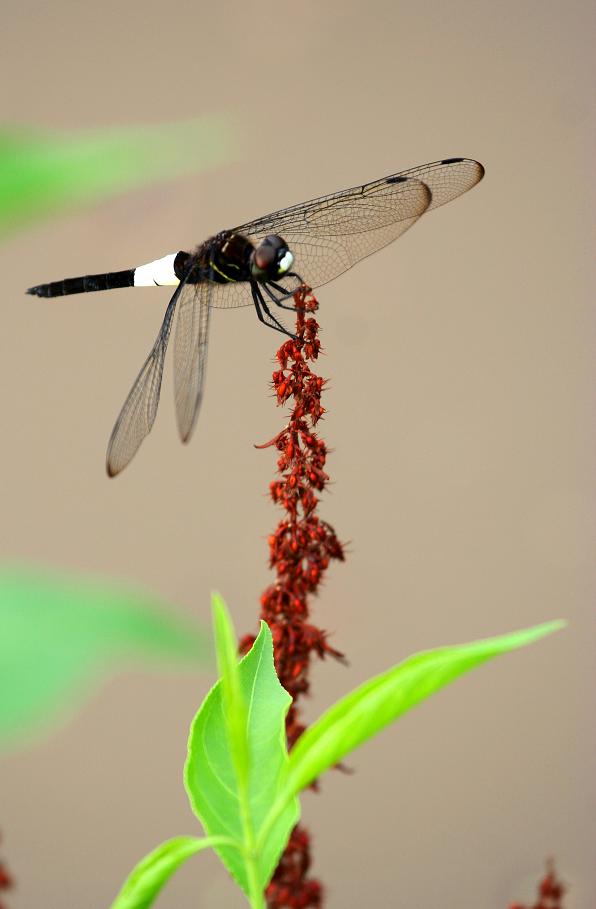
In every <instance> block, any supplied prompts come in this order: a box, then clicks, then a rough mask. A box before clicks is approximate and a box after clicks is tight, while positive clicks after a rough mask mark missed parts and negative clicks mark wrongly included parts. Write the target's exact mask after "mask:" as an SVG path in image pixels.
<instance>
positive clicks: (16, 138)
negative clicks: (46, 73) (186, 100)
mask: <svg viewBox="0 0 596 909" xmlns="http://www.w3.org/2000/svg"><path fill="white" fill-rule="evenodd" d="M237 146H238V141H237V139H235V138H234V130H233V129H232V124H231V121H230V119H229V118H226V117H224V116H222V115H217V114H210V115H209V116H204V117H202V118H201V119H200V120H191V121H187V122H181V123H171V124H158V125H154V126H140V127H126V128H119V129H117V128H109V129H101V130H85V131H83V130H71V131H68V132H65V131H63V132H58V131H49V130H48V131H44V132H42V131H38V130H33V129H27V128H24V127H16V126H15V127H6V126H4V127H2V128H0V236H2V235H3V234H5V233H7V232H9V231H11V230H14V229H16V228H18V227H21V226H24V225H25V224H27V223H29V222H31V221H34V220H39V219H40V218H43V217H46V216H48V215H50V214H55V213H59V212H61V211H63V210H66V209H68V208H72V207H73V206H74V205H80V204H81V203H85V202H91V201H94V200H97V199H102V198H106V197H107V196H110V195H114V194H116V193H118V192H122V191H123V190H128V189H133V188H134V187H137V186H139V185H142V184H143V183H149V182H150V181H153V180H156V179H172V178H174V177H179V176H183V175H185V174H190V173H197V172H199V171H201V170H204V169H207V168H210V167H214V166H218V165H221V164H224V163H227V162H229V161H230V160H233V158H234V150H235V149H236V148H237Z"/></svg>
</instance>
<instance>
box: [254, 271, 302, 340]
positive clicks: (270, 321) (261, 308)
mask: <svg viewBox="0 0 596 909" xmlns="http://www.w3.org/2000/svg"><path fill="white" fill-rule="evenodd" d="M250 292H251V294H252V299H253V303H254V304H255V309H256V311H257V316H258V317H259V321H261V322H262V323H263V325H267V327H268V328H274V329H275V331H281V333H282V334H284V335H287V336H288V337H289V338H294V339H295V338H296V335H293V334H292V333H291V332H289V331H288V330H287V328H284V327H283V325H282V324H281V322H278V321H277V319H276V318H275V316H274V315H272V313H271V311H270V309H269V307H268V306H267V304H266V303H265V300H264V298H263V294H262V293H261V290H260V287H259V286H258V285H257V284H256V283H255V282H251V285H250ZM265 316H267V317H268V318H265Z"/></svg>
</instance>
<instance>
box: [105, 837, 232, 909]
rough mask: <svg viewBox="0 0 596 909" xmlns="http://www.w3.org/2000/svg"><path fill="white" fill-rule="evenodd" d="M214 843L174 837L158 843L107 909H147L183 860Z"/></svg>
mask: <svg viewBox="0 0 596 909" xmlns="http://www.w3.org/2000/svg"><path fill="white" fill-rule="evenodd" d="M216 842H217V840H216V839H197V838H196V837H194V836H177V837H174V839H171V840H167V841H166V842H165V843H162V844H161V846H158V847H157V849H154V850H153V852H150V853H149V855H146V856H145V858H144V859H141V861H140V862H139V864H138V865H137V866H136V867H135V868H134V869H133V870H132V871H131V873H130V874H129V876H128V877H127V879H126V880H125V882H124V884H123V886H122V890H121V891H120V893H119V894H118V896H117V897H116V899H115V900H114V902H113V903H112V905H111V909H147V907H148V906H150V905H151V903H152V902H153V900H154V899H155V897H156V896H157V895H158V893H159V891H160V890H161V889H162V887H163V886H164V884H166V883H167V881H168V880H169V878H171V876H172V875H173V873H174V872H175V871H177V870H178V868H179V867H180V865H182V863H183V862H185V861H186V859H188V858H190V856H191V855H195V854H196V853H197V852H201V851H202V850H203V849H209V848H213V846H214V845H215V843H216Z"/></svg>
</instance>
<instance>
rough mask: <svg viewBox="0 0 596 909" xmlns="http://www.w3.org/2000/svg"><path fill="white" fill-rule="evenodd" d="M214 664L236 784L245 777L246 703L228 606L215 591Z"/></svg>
mask: <svg viewBox="0 0 596 909" xmlns="http://www.w3.org/2000/svg"><path fill="white" fill-rule="evenodd" d="M211 600H212V611H213V627H214V629H215V649H216V652H217V665H218V668H219V675H220V677H221V685H222V698H223V708H224V714H225V717H226V722H227V726H228V731H229V736H230V752H231V755H232V759H233V761H234V769H235V771H236V778H237V780H238V784H239V788H242V789H244V788H245V787H246V785H247V780H248V769H249V755H248V738H247V735H246V727H247V720H248V707H247V703H246V700H245V698H244V693H243V691H242V687H241V685H240V673H239V672H238V647H237V645H236V636H235V634H234V626H233V625H232V619H231V617H230V614H229V612H228V609H227V606H226V604H225V603H224V601H223V599H222V598H221V596H220V595H219V594H218V593H214V594H213V595H212V597H211Z"/></svg>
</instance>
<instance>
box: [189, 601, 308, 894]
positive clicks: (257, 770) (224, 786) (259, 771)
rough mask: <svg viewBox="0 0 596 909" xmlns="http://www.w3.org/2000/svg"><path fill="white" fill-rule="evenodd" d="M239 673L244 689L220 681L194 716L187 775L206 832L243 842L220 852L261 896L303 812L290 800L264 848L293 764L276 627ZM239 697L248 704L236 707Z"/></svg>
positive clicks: (225, 633)
mask: <svg viewBox="0 0 596 909" xmlns="http://www.w3.org/2000/svg"><path fill="white" fill-rule="evenodd" d="M214 613H215V618H216V624H217V626H218V648H219V650H220V659H221V655H222V651H223V652H224V656H223V659H222V668H223V669H224V673H225V674H226V675H227V674H228V672H229V666H227V663H228V656H226V655H225V652H227V650H228V643H227V641H228V640H229V636H230V635H233V632H232V630H231V626H230V625H229V619H228V618H227V614H226V612H225V609H224V608H223V604H222V603H221V601H220V600H219V599H216V600H215V602H214ZM226 624H227V625H228V628H227V629H226V628H225V625H226ZM234 671H235V672H237V676H238V686H237V687H236V686H235V683H234V682H233V680H232V681H230V679H228V681H227V682H226V683H225V685H224V682H223V680H220V681H219V682H217V684H216V685H215V686H214V687H213V688H212V689H211V691H210V692H209V694H208V695H207V697H206V699H205V700H204V702H203V704H202V706H201V708H200V710H199V712H198V713H197V715H196V717H195V719H194V721H193V724H192V727H191V731H190V738H189V742H188V757H187V760H186V766H185V774H184V780H185V785H186V790H187V793H188V797H189V799H190V803H191V805H192V808H193V811H194V812H195V813H196V815H197V817H198V818H199V820H200V821H201V823H202V824H203V826H204V828H205V830H206V831H207V832H208V833H209V834H210V835H212V836H215V835H223V836H228V837H231V838H232V839H233V840H237V841H240V842H241V843H242V844H243V848H244V851H243V852H242V853H239V852H237V851H236V850H234V849H230V848H229V847H225V846H218V847H216V851H217V853H218V854H219V856H220V858H221V860H222V861H223V863H224V865H225V866H226V868H227V869H228V870H229V871H230V873H231V874H232V876H233V877H234V879H235V880H236V881H237V883H238V884H239V885H240V887H242V889H243V890H244V892H245V893H246V894H247V895H248V896H249V898H251V899H253V900H255V896H256V894H257V892H260V893H261V894H262V891H263V890H264V888H265V886H266V885H267V883H268V882H269V879H270V877H271V875H272V874H273V871H274V869H275V867H276V865H277V861H278V859H279V856H280V855H281V853H282V851H283V848H284V846H285V844H286V842H287V840H288V837H289V835H290V832H291V830H292V827H293V826H294V824H295V823H296V821H297V819H298V813H299V806H298V803H297V800H296V799H290V800H289V801H288V802H287V803H286V805H285V806H284V809H283V811H281V812H280V813H279V815H278V817H277V819H276V822H275V824H272V825H271V827H270V830H269V835H268V836H267V839H266V841H265V842H264V843H263V846H262V849H261V850H260V851H259V852H256V850H255V843H256V839H257V838H258V836H259V832H260V830H261V827H262V824H263V821H264V819H265V817H266V816H267V814H268V813H269V810H270V807H271V805H272V804H273V802H274V801H275V800H276V797H277V792H278V788H279V784H280V778H281V775H282V772H283V771H284V769H285V767H286V764H287V749H286V740H285V726H284V720H285V716H286V713H287V712H288V709H289V706H290V703H291V698H290V696H289V694H288V693H287V692H286V691H285V690H284V689H283V688H282V686H281V685H280V683H279V681H278V678H277V676H276V674H275V668H274V665H273V642H272V639H271V632H270V631H269V628H268V627H267V625H266V624H265V623H264V622H262V623H261V630H260V633H259V636H258V638H257V639H256V641H255V643H254V645H253V647H252V649H251V650H250V652H249V653H248V654H247V655H246V656H245V657H244V659H243V660H242V661H241V662H240V664H239V665H238V667H237V670H232V671H231V675H232V676H233V674H234ZM224 678H225V675H224ZM237 697H240V698H241V703H240V704H239V705H236V706H234V699H235V698H237ZM230 699H232V702H231V703H230ZM234 711H238V713H239V714H241V715H243V716H244V725H243V729H241V730H240V734H241V735H242V736H243V738H244V745H242V744H240V746H239V744H238V741H237V736H238V730H237V729H235V728H234V720H233V719H231V718H232V717H233V714H234ZM243 747H245V748H246V749H247V757H248V772H247V774H246V780H245V781H243V779H242V774H240V775H239V773H238V754H237V751H238V749H239V748H240V750H242V748H243ZM253 905H257V903H256V902H253Z"/></svg>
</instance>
